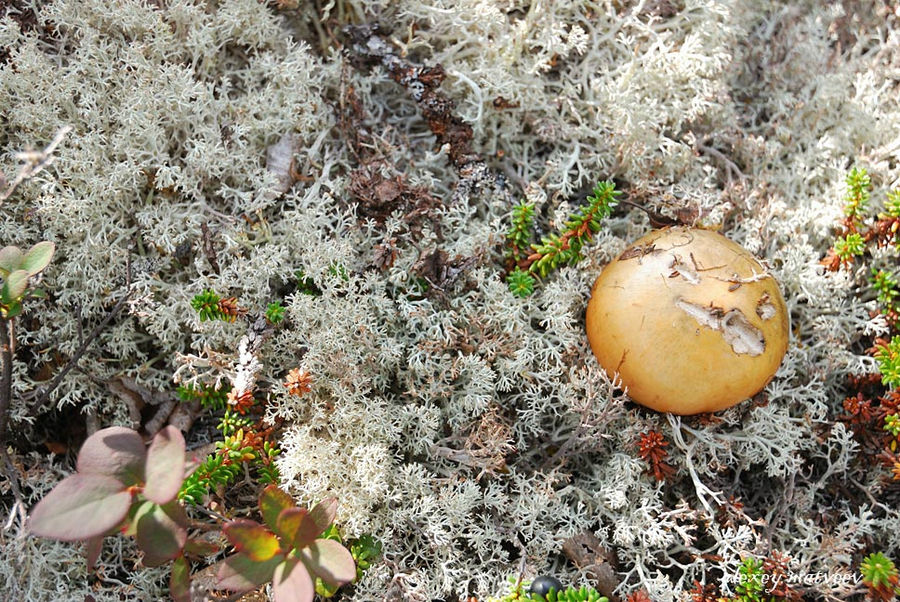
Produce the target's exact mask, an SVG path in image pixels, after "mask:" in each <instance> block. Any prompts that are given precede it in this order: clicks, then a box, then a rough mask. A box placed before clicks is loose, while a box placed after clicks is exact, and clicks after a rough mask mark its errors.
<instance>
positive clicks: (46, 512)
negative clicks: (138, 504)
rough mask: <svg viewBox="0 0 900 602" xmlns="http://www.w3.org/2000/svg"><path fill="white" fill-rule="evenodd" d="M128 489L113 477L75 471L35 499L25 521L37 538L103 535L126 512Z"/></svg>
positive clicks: (62, 538)
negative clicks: (44, 495)
mask: <svg viewBox="0 0 900 602" xmlns="http://www.w3.org/2000/svg"><path fill="white" fill-rule="evenodd" d="M131 497H132V496H131V492H130V491H128V490H127V489H126V487H125V486H124V485H123V484H122V483H121V482H120V481H118V480H117V479H114V478H112V477H108V476H104V475H96V474H75V475H72V476H70V477H67V478H65V479H63V480H62V481H61V482H60V483H59V485H57V486H56V487H54V488H53V490H52V491H51V492H50V493H48V494H47V497H45V498H44V499H42V500H41V501H40V502H38V504H37V506H35V507H34V510H32V512H31V517H30V519H29V521H28V528H29V530H30V531H31V532H32V533H33V534H35V535H38V536H40V537H50V538H52V539H60V540H62V541H81V540H83V539H90V538H92V537H97V536H99V535H104V534H105V533H107V532H108V531H109V530H110V529H113V528H114V527H116V526H117V525H118V524H119V523H121V522H122V519H124V518H125V515H127V514H128V508H129V507H130V506H131Z"/></svg>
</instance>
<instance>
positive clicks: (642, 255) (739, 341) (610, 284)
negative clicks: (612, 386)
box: [586, 228, 790, 414]
mask: <svg viewBox="0 0 900 602" xmlns="http://www.w3.org/2000/svg"><path fill="white" fill-rule="evenodd" d="M586 321H587V335H588V340H589V341H590V344H591V349H592V350H593V352H594V355H595V356H596V357H597V361H598V362H599V363H600V365H601V366H602V367H603V369H604V370H606V372H607V374H609V375H610V377H613V376H614V375H616V374H618V375H619V377H620V378H621V381H622V385H623V386H624V387H626V388H627V391H628V395H629V397H631V399H633V400H634V401H636V402H637V403H640V404H642V405H645V406H647V407H649V408H652V409H654V410H657V411H660V412H673V413H675V414H699V413H702V412H715V411H718V410H723V409H725V408H728V407H731V406H733V405H734V404H736V403H738V402H740V401H742V400H744V399H746V398H748V397H750V396H752V395H753V394H755V393H757V392H758V391H759V390H761V389H762V388H763V387H764V386H765V385H766V384H767V383H768V382H769V380H771V378H772V376H773V375H774V374H775V371H776V370H777V369H778V366H779V365H780V364H781V360H782V359H783V358H784V354H785V352H786V351H787V344H788V334H789V328H790V326H789V320H788V314H787V308H786V307H785V303H784V298H783V297H782V295H781V292H780V290H779V288H778V283H777V282H776V281H775V278H773V277H772V276H771V275H770V274H769V273H768V272H767V271H766V270H765V268H764V267H763V266H762V265H761V264H760V263H759V262H758V261H757V260H756V258H755V257H754V256H753V255H752V254H750V252H748V251H747V250H746V249H744V248H742V247H740V246H739V245H737V244H735V243H734V242H732V241H730V240H728V239H727V238H725V237H724V236H722V235H720V234H717V233H715V232H711V231H708V230H698V229H692V228H666V229H663V230H655V231H653V232H651V233H650V234H647V235H646V236H644V237H643V238H641V239H639V240H638V241H636V242H635V243H634V244H632V245H631V246H630V247H628V248H627V249H626V250H625V251H624V252H623V253H622V254H621V255H620V256H619V257H618V258H617V259H615V260H614V261H612V262H611V263H610V264H609V265H608V266H606V268H605V269H604V270H603V273H601V274H600V277H599V278H597V281H596V282H595V283H594V287H593V289H592V291H591V300H590V302H589V303H588V308H587V319H586Z"/></svg>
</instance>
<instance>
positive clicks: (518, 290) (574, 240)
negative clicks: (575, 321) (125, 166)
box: [506, 181, 621, 297]
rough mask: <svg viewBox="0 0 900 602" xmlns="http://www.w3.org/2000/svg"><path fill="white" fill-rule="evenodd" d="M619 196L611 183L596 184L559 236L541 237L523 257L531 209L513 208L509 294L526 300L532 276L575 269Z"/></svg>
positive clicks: (526, 207) (529, 235)
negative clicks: (562, 268) (512, 262)
mask: <svg viewBox="0 0 900 602" xmlns="http://www.w3.org/2000/svg"><path fill="white" fill-rule="evenodd" d="M620 194H621V192H619V191H617V190H616V186H615V184H613V183H612V182H610V181H606V182H599V183H597V185H596V186H594V189H593V192H592V193H591V194H590V195H588V198H587V205H585V206H583V207H581V208H580V209H579V210H578V211H577V212H575V213H574V214H573V215H572V216H570V217H569V219H568V220H567V221H566V223H565V227H564V229H563V230H562V232H561V233H560V234H550V235H548V236H544V237H542V238H541V242H540V243H537V244H531V253H530V254H528V255H527V256H525V257H523V255H524V249H525V248H526V246H527V245H528V244H529V242H530V240H531V234H530V229H531V224H532V221H533V216H534V207H533V206H532V205H529V204H527V203H521V204H519V205H518V206H517V207H515V208H514V209H513V223H512V228H511V229H510V232H509V233H508V234H507V240H508V241H509V245H510V255H511V257H512V259H513V260H514V261H515V264H516V267H515V269H513V270H512V271H511V272H510V273H509V275H508V276H507V278H506V282H507V284H508V285H509V290H510V292H512V293H513V294H514V295H516V296H517V297H527V296H528V295H530V294H531V293H532V292H533V291H534V286H535V284H536V280H535V276H540V277H541V278H546V277H547V274H549V273H550V272H551V271H552V270H555V269H556V268H558V267H560V266H563V265H574V264H576V263H578V261H580V260H581V259H583V257H584V256H583V255H582V253H581V251H582V249H583V248H584V245H585V244H587V243H588V242H589V241H590V240H591V238H592V236H593V235H594V233H596V232H599V231H600V228H601V227H602V221H603V220H604V219H606V218H608V217H609V216H610V214H611V213H612V210H613V208H614V207H615V206H616V205H617V204H618V197H619V196H620Z"/></svg>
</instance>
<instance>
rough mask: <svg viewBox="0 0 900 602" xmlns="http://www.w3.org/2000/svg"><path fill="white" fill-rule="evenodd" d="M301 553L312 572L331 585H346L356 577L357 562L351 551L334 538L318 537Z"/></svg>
mask: <svg viewBox="0 0 900 602" xmlns="http://www.w3.org/2000/svg"><path fill="white" fill-rule="evenodd" d="M300 555H301V556H302V558H303V562H304V563H306V566H307V568H309V570H310V571H312V573H313V574H314V575H315V576H316V577H318V578H320V579H321V580H322V581H324V582H325V583H328V584H329V585H335V586H338V585H344V584H345V583H350V582H351V581H353V580H354V579H356V562H354V561H353V556H352V555H351V554H350V551H349V550H348V549H347V548H345V547H344V546H342V545H341V544H339V543H338V542H336V541H334V540H333V539H317V540H316V541H314V542H313V543H312V544H310V545H309V546H307V547H306V548H304V549H303V550H301V552H300Z"/></svg>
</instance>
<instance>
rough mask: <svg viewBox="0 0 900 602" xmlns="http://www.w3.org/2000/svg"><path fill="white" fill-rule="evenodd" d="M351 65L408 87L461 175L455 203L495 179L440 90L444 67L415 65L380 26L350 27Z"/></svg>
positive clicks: (467, 126) (465, 126)
mask: <svg viewBox="0 0 900 602" xmlns="http://www.w3.org/2000/svg"><path fill="white" fill-rule="evenodd" d="M344 32H345V33H346V34H347V35H348V36H349V37H350V41H351V43H350V44H349V48H350V50H349V54H350V59H351V62H352V63H353V64H354V65H355V66H356V67H359V68H362V67H368V66H372V65H376V64H380V65H381V66H382V67H383V68H384V69H385V70H386V71H387V72H388V75H389V76H390V77H391V79H393V80H394V81H395V82H397V83H398V84H400V85H401V86H403V87H404V88H406V89H407V90H408V91H409V92H410V94H411V95H412V97H413V99H414V100H415V101H416V103H417V104H418V105H419V109H420V110H421V111H422V116H423V117H424V118H425V121H426V122H427V123H428V128H429V129H430V130H431V132H432V133H433V134H434V135H435V137H436V138H437V143H438V145H439V146H445V145H446V146H447V148H448V155H449V157H450V161H451V162H452V163H453V166H454V167H455V168H456V170H457V172H458V173H459V176H460V182H459V184H458V186H457V190H456V192H455V193H454V198H453V201H454V202H455V201H458V200H460V199H464V198H466V197H467V196H468V194H469V193H470V192H471V191H472V190H473V189H474V188H475V187H476V186H480V185H483V184H490V183H493V182H494V181H495V180H496V178H495V177H494V174H493V173H492V172H491V171H490V169H488V167H487V165H486V164H485V163H484V161H483V160H482V158H481V156H480V155H478V154H477V153H476V152H474V151H473V150H472V146H471V145H472V128H471V127H470V126H469V125H468V124H466V123H465V122H464V121H463V120H462V119H460V118H459V117H458V116H457V115H455V114H454V111H455V109H456V105H455V103H454V102H453V101H452V100H450V99H449V98H447V96H445V95H444V94H442V93H441V92H440V91H439V90H438V88H439V87H440V85H441V82H443V81H444V77H445V76H446V74H445V72H444V69H443V67H441V66H440V65H435V66H433V67H423V66H419V65H415V64H413V63H411V62H410V61H409V60H407V59H406V58H405V57H403V56H401V55H400V54H399V53H398V52H397V50H396V49H395V48H394V47H393V46H392V45H391V44H390V43H389V42H387V40H386V39H385V38H384V37H382V35H381V32H380V30H379V28H378V25H377V24H364V25H358V26H352V25H351V26H347V27H345V28H344Z"/></svg>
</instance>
